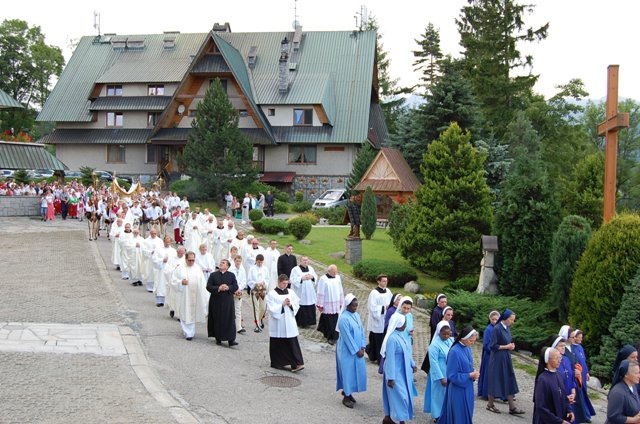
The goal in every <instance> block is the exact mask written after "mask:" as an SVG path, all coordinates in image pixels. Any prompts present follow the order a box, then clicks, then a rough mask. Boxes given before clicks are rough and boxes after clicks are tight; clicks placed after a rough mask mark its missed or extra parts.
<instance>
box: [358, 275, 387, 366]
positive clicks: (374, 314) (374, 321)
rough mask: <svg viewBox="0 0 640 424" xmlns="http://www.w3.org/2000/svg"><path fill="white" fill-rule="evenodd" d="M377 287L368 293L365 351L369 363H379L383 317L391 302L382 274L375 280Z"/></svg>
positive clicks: (385, 277)
mask: <svg viewBox="0 0 640 424" xmlns="http://www.w3.org/2000/svg"><path fill="white" fill-rule="evenodd" d="M376 280H377V281H378V287H376V288H375V289H373V290H371V293H369V300H368V301H367V305H368V310H369V314H368V318H367V330H368V331H369V344H368V345H367V348H366V349H365V350H366V352H367V355H368V356H369V360H370V361H371V362H376V363H379V361H380V349H381V348H382V342H383V340H384V335H385V332H384V317H385V314H386V313H387V306H389V303H390V302H391V296H392V293H391V290H389V289H388V288H387V282H388V278H387V276H386V275H384V274H380V275H378V278H376Z"/></svg>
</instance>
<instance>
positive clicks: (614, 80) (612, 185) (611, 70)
mask: <svg viewBox="0 0 640 424" xmlns="http://www.w3.org/2000/svg"><path fill="white" fill-rule="evenodd" d="M618 68H619V65H609V67H608V68H607V110H606V113H605V117H604V122H602V123H600V124H599V125H598V135H604V136H605V148H604V208H603V212H602V220H603V222H604V223H606V222H609V221H611V219H613V215H614V214H615V212H616V167H617V162H618V157H617V156H618V131H619V130H621V129H622V128H628V127H629V114H628V113H620V112H618Z"/></svg>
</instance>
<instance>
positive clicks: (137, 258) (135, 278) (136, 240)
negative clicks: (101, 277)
mask: <svg viewBox="0 0 640 424" xmlns="http://www.w3.org/2000/svg"><path fill="white" fill-rule="evenodd" d="M132 234H133V237H131V239H130V240H129V243H127V251H128V253H127V257H128V261H129V264H128V269H129V276H130V278H131V281H132V282H131V285H132V286H141V285H142V275H143V273H144V255H143V253H142V246H143V244H144V239H143V238H142V237H140V230H139V229H138V228H134V229H133V231H132Z"/></svg>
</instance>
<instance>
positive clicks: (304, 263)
mask: <svg viewBox="0 0 640 424" xmlns="http://www.w3.org/2000/svg"><path fill="white" fill-rule="evenodd" d="M290 281H291V287H292V288H293V291H294V292H295V293H296V295H297V296H298V297H299V298H300V310H299V311H298V313H297V314H296V322H297V323H298V326H300V327H302V328H304V327H308V326H311V325H316V284H317V282H318V274H316V272H315V270H314V269H313V267H312V266H311V265H309V258H308V257H307V256H303V257H302V258H301V259H300V265H298V266H296V267H294V268H293V269H292V270H291V279H290Z"/></svg>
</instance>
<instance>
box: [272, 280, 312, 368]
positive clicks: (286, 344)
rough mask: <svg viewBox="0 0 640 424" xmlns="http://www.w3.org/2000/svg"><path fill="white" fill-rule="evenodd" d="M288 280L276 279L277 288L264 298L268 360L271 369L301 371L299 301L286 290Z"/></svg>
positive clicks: (302, 364)
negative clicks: (265, 303) (266, 316)
mask: <svg viewBox="0 0 640 424" xmlns="http://www.w3.org/2000/svg"><path fill="white" fill-rule="evenodd" d="M288 285H289V278H287V276H286V275H284V274H283V275H281V276H280V277H278V285H277V287H276V288H274V289H273V290H271V291H270V292H269V294H268V295H267V310H268V311H269V357H270V359H271V367H273V368H277V369H282V368H284V367H285V366H290V367H291V372H298V371H300V370H302V369H304V360H303V359H302V351H301V350H300V344H299V343H298V325H297V324H296V318H295V317H296V313H297V312H298V308H299V307H300V299H298V296H296V294H295V292H293V290H290V289H287V286H288Z"/></svg>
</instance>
